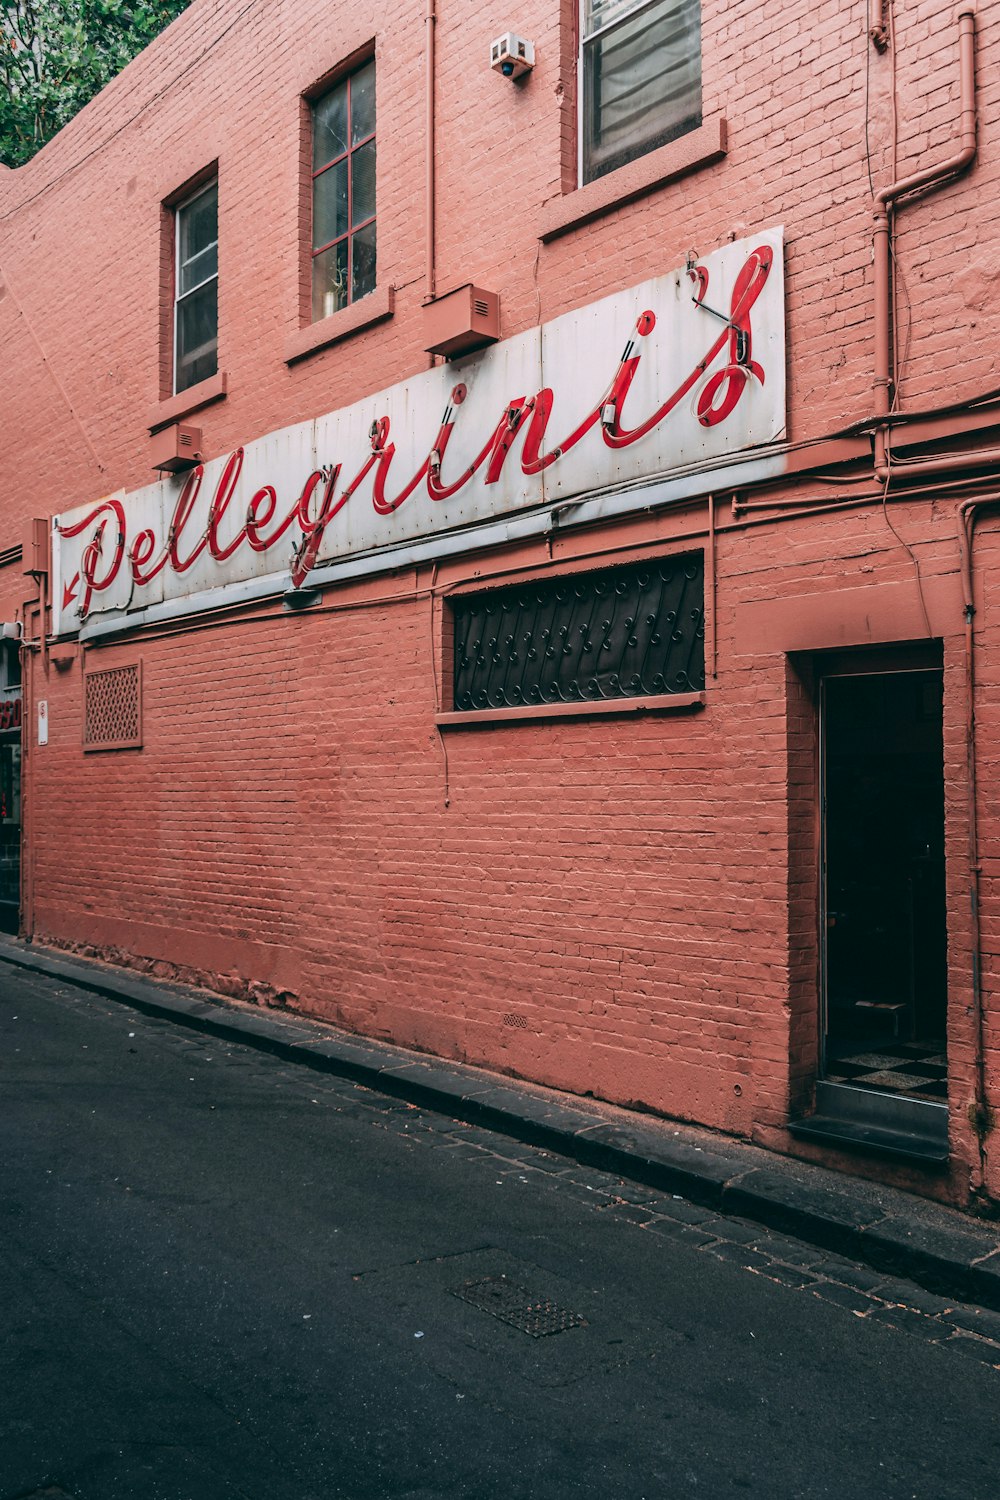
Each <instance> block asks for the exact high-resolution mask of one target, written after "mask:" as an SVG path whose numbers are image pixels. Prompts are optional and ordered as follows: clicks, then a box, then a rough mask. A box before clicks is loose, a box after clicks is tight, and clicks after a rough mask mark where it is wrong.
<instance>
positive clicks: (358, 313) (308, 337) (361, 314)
mask: <svg viewBox="0 0 1000 1500" xmlns="http://www.w3.org/2000/svg"><path fill="white" fill-rule="evenodd" d="M395 310H396V289H395V287H391V286H386V287H381V288H379V287H376V289H375V291H374V292H369V293H368V296H367V297H362V298H361V300H360V302H354V303H352V304H351V306H350V307H342V308H341V309H340V311H339V312H335V313H331V314H330V316H329V317H328V318H320V320H319V322H318V323H310V324H309V327H308V328H300V329H299V331H298V332H297V333H293V334H292V336H291V338H289V339H287V340H286V342H285V364H286V365H293V364H295V362H296V360H299V359H305V358H306V356H307V355H309V354H314V353H315V352H316V350H317V349H326V348H328V347H329V345H330V344H338V343H339V342H340V340H341V339H347V338H350V337H351V335H352V334H355V333H360V332H361V331H362V329H364V328H371V327H373V326H374V325H375V324H376V323H382V322H384V321H385V319H386V318H391V317H392V315H393V313H394V312H395Z"/></svg>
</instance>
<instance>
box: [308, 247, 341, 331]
mask: <svg viewBox="0 0 1000 1500" xmlns="http://www.w3.org/2000/svg"><path fill="white" fill-rule="evenodd" d="M346 306H347V241H346V240H341V241H340V243H339V244H337V245H333V246H331V248H330V249H329V250H324V251H323V253H322V254H321V255H317V256H315V257H314V258H313V280H312V315H313V322H314V323H315V321H316V319H317V318H328V317H329V316H330V314H331V313H335V312H337V311H339V309H340V308H342V307H346Z"/></svg>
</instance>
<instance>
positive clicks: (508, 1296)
mask: <svg viewBox="0 0 1000 1500" xmlns="http://www.w3.org/2000/svg"><path fill="white" fill-rule="evenodd" d="M452 1296H453V1297H460V1298H461V1300H462V1301H463V1302H468V1303H471V1305H472V1306H473V1307H478V1308H480V1309H481V1310H482V1311H483V1312H487V1313H489V1314H490V1316H491V1317H494V1318H499V1320H500V1322H501V1323H507V1324H508V1325H509V1326H510V1327H511V1328H518V1329H520V1331H521V1332H522V1333H529V1334H530V1335H531V1337H532V1338H533V1339H543V1338H546V1337H548V1335H549V1334H552V1333H565V1332H566V1331H567V1330H568V1329H570V1328H586V1326H587V1320H586V1318H584V1317H581V1316H580V1314H579V1313H574V1312H567V1311H566V1309H565V1308H562V1307H557V1306H556V1304H555V1303H554V1302H552V1301H551V1300H550V1299H549V1298H548V1297H536V1296H533V1295H532V1294H531V1292H527V1291H525V1289H524V1287H523V1286H517V1285H516V1284H515V1283H514V1282H512V1281H508V1280H507V1277H506V1276H480V1277H478V1278H477V1279H476V1280H474V1281H465V1282H463V1283H462V1285H461V1286H456V1287H453V1288H452Z"/></svg>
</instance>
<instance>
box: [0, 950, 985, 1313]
mask: <svg viewBox="0 0 1000 1500" xmlns="http://www.w3.org/2000/svg"><path fill="white" fill-rule="evenodd" d="M0 962H3V963H6V964H9V965H15V966H18V967H20V968H24V969H30V970H32V971H34V972H35V973H39V974H44V975H47V976H48V977H49V978H51V979H55V980H62V981H64V982H65V983H67V984H72V985H76V986H79V987H80V988H82V989H87V990H91V991H94V992H95V993H97V994H99V995H103V996H105V997H107V998H108V999H111V1000H119V1001H121V1002H122V1003H123V1004H126V1005H131V1006H134V1007H135V1008H136V1009H137V1010H140V1011H143V1012H145V1013H146V1014H147V1015H154V1016H158V1017H161V1018H166V1019H169V1020H173V1021H176V1022H178V1024H180V1025H184V1026H189V1027H192V1028H194V1029H196V1030H199V1031H203V1032H208V1033H209V1034H210V1035H212V1036H217V1037H222V1038H225V1039H226V1040H228V1041H231V1042H242V1043H244V1044H245V1045H247V1046H251V1047H257V1048H259V1049H261V1050H263V1051H267V1052H270V1053H273V1054H274V1055H275V1056H277V1057H281V1058H283V1059H285V1060H286V1061H289V1062H296V1063H301V1064H302V1065H303V1066H305V1067H310V1068H316V1069H318V1070H320V1071H323V1072H330V1073H336V1074H338V1075H339V1076H341V1077H346V1078H350V1079H352V1080H354V1081H355V1082H358V1083H362V1084H365V1085H367V1086H368V1087H369V1088H372V1089H376V1090H378V1091H380V1092H382V1093H384V1094H390V1095H393V1096H394V1097H396V1098H399V1099H405V1100H407V1101H408V1102H410V1103H413V1104H417V1105H420V1106H421V1107H422V1108H426V1109H433V1110H437V1111H439V1112H441V1113H443V1114H446V1115H450V1116H451V1117H453V1118H456V1119H461V1120H465V1121H468V1122H469V1123H473V1124H477V1125H481V1126H485V1127H487V1128H488V1129H491V1130H495V1131H498V1132H500V1133H502V1134H504V1135H508V1136H511V1137H513V1138H514V1139H516V1140H520V1141H525V1142H527V1143H528V1144H530V1145H533V1146H540V1147H542V1148H543V1149H545V1150H547V1151H552V1152H555V1153H557V1154H559V1155H562V1156H567V1157H570V1158H572V1159H574V1160H576V1161H579V1162H581V1163H583V1164H585V1165H588V1166H592V1167H596V1168H598V1169H599V1170H602V1171H606V1172H613V1173H615V1174H617V1175H618V1176H620V1177H625V1178H628V1179H629V1180H631V1181H634V1182H641V1183H643V1184H646V1185H648V1186H650V1187H655V1188H657V1189H659V1190H661V1191H665V1192H671V1193H678V1194H681V1195H682V1196H683V1197H685V1198H688V1199H690V1200H691V1201H692V1202H694V1203H699V1204H702V1205H704V1206H705V1207H708V1208H711V1209H714V1210H716V1211H717V1212H722V1213H726V1214H736V1215H739V1216H740V1217H742V1218H744V1219H749V1220H752V1221H753V1222H755V1223H759V1224H763V1225H766V1226H767V1227H768V1228H771V1229H777V1230H779V1231H781V1232H782V1233H785V1234H790V1235H794V1236H796V1237H797V1238H799V1239H802V1240H806V1241H807V1242H809V1243H810V1244H814V1245H818V1246H820V1247H822V1248H823V1249H827V1250H833V1251H836V1252H837V1253H838V1254H840V1255H845V1256H848V1257H850V1258H851V1259H852V1260H859V1261H863V1262H864V1263H866V1264H867V1265H870V1266H873V1267H874V1268H875V1269H876V1270H879V1271H883V1272H888V1273H890V1274H892V1275H896V1276H904V1277H907V1278H908V1279H909V1280H911V1281H915V1282H917V1283H918V1284H919V1285H920V1286H923V1287H925V1288H927V1289H928V1290H929V1291H933V1292H937V1293H939V1294H941V1295H943V1296H946V1297H953V1298H955V1299H957V1300H960V1301H967V1302H976V1303H980V1304H981V1305H983V1306H985V1307H990V1308H994V1309H997V1310H1000V1224H987V1223H983V1222H981V1221H979V1220H976V1219H971V1218H967V1217H966V1216H965V1215H963V1214H961V1213H959V1212H957V1211H956V1210H954V1209H951V1208H947V1207H944V1206H943V1205H941V1204H937V1203H932V1202H928V1201H927V1200H925V1199H923V1198H917V1197H915V1196H913V1195H912V1194H909V1193H905V1192H902V1191H900V1190H899V1189H896V1188H891V1187H882V1186H879V1185H878V1184H876V1183H871V1182H867V1181H862V1180H858V1179H855V1178H851V1177H845V1176H842V1175H841V1174H839V1173H835V1172H830V1171H828V1170H827V1169H826V1168H823V1167H817V1166H812V1165H811V1164H809V1163H807V1162H801V1161H794V1160H792V1159H791V1158H788V1157H783V1156H779V1155H776V1154H775V1153H773V1152H769V1151H763V1150H761V1149H760V1148H758V1147H756V1146H751V1145H748V1144H746V1143H745V1142H742V1141H736V1140H730V1139H728V1138H726V1137H722V1136H717V1135H714V1134H712V1132H710V1131H707V1130H701V1129H698V1128H696V1127H694V1126H686V1125H680V1124H677V1123H675V1122H672V1121H663V1120H654V1119H647V1118H645V1117H643V1116H638V1115H631V1114H628V1113H627V1112H626V1111H623V1110H620V1109H616V1108H614V1107H612V1106H610V1105H607V1106H602V1105H600V1104H598V1103H595V1102H593V1101H589V1100H579V1099H576V1098H575V1097H573V1096H570V1095H566V1094H560V1093H558V1092H556V1091H555V1090H552V1089H545V1088H541V1087H539V1086H537V1085H533V1084H522V1083H519V1082H516V1081H514V1080H511V1079H507V1078H503V1077H501V1076H500V1075H498V1074H493V1073H488V1072H486V1071H485V1070H484V1069H481V1068H473V1067H468V1066H465V1065H463V1064H460V1063H451V1062H446V1061H443V1060H440V1059H437V1058H428V1057H425V1056H424V1055H423V1054H420V1053H415V1052H409V1051H407V1050H406V1049H404V1048H401V1047H393V1046H389V1045H387V1044H384V1043H381V1042H374V1041H367V1040H365V1039H364V1038H362V1037H357V1036H353V1035H349V1034H347V1033H345V1032H340V1031H337V1030H336V1029H335V1028H334V1027H332V1026H327V1025H323V1024H320V1023H319V1022H311V1021H309V1020H306V1019H304V1018H302V1017H295V1016H290V1015H286V1014H283V1013H280V1012H264V1011H257V1010H255V1009H253V1008H251V1007H249V1006H244V1005H238V1004H236V1003H235V1002H231V1001H226V1000H223V999H221V998H220V997H218V996H215V995H212V994H210V993H208V992H207V991H204V990H194V989H188V988H184V987H181V986H178V985H171V984H165V983H163V982H161V981H158V980H154V979H149V978H146V977H145V976H142V975H139V974H134V973H132V972H131V971H129V970H127V969H115V968H112V967H109V966H108V965H105V964H100V963H95V962H91V961H89V960H85V959H80V958H76V957H70V956H68V955H64V954H61V953H59V952H58V951H56V950H54V949H45V948H40V947H36V946H35V945H33V944H30V943H24V942H22V941H20V940H19V939H16V938H10V937H4V936H0ZM2 972H3V971H2V969H0V973H2Z"/></svg>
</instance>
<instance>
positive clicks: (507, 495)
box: [53, 229, 785, 634]
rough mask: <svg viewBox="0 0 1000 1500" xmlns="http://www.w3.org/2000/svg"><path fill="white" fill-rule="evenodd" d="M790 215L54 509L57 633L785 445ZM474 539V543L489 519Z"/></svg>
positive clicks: (280, 581) (300, 576) (287, 578)
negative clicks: (442, 359)
mask: <svg viewBox="0 0 1000 1500" xmlns="http://www.w3.org/2000/svg"><path fill="white" fill-rule="evenodd" d="M784 431H785V337H784V277H783V265H782V231H781V230H780V229H772V230H767V231H765V232H763V233H761V234H757V235H754V236H752V237H750V238H748V239H745V240H738V241H735V242H734V243H732V244H729V245H726V246H725V247H724V248H723V249H721V250H717V251H715V252H714V253H713V254H712V255H708V256H706V257H705V258H704V260H702V261H699V262H698V263H697V264H696V265H693V266H690V267H683V268H681V269H679V270H676V271H672V272H669V273H668V274H667V275H665V276H659V277H656V278H655V279H654V280H652V281H646V282H643V283H642V284H641V285H640V286H637V287H633V288H631V289H630V290H628V291H624V292H616V293H614V294H613V295H612V296H610V297H605V298H603V299H602V300H601V301H599V302H595V303H593V304H591V305H590V306H589V307H585V308H582V309H580V310H579V311H577V312H572V313H566V314H564V315H563V316H562V317H560V318H556V319H554V320H553V321H552V322H549V323H545V324H542V325H541V326H540V327H538V328H532V329H530V330H528V331H527V332H525V333H522V334H519V335H517V337H515V338H512V339H508V340H506V341H504V342H503V343H499V344H496V345H494V346H493V347H492V348H490V349H487V350H484V351H483V352H482V353H479V354H474V355H470V356H467V357H466V358H465V359H462V360H458V361H455V362H453V363H451V364H448V365H440V366H438V367H436V368H434V369H432V370H427V371H425V372H424V373H422V374H419V375H416V376H414V377H412V378H411V379H409V380H405V381H402V382H401V383H400V384H399V385H395V386H392V387H391V388H390V389H389V390H386V391H382V392H380V393H379V394H378V395H375V396H367V397H365V398H364V399H363V400H361V401H357V402H355V403H354V404H353V405H351V406H348V407H345V408H343V409H342V410H340V411H336V412H332V413H331V414H330V415H328V416H325V417H319V418H317V419H316V420H315V421H312V422H303V423H299V424H297V425H296V426H294V427H288V428H285V429H283V430H282V431H279V432H273V433H270V434H269V435H268V436H266V437H263V438H258V439H257V440H255V441H254V442H249V443H247V444H246V446H245V447H243V448H240V449H238V450H237V451H236V452H235V453H232V454H227V455H225V456H223V457H221V458H217V459H213V460H211V461H210V462H208V463H206V464H204V465H203V466H199V467H198V468H197V469H194V470H192V471H191V472H190V473H189V474H188V475H187V476H176V477H170V478H166V479H163V480H161V481H159V482H158V483H156V484H151V485H148V486H146V487H145V488H144V489H141V490H137V491H135V492H133V493H132V494H129V495H126V494H124V493H120V494H117V495H110V496H106V497H104V498H103V499H101V500H97V501H95V502H93V503H92V504H90V505H86V506H81V507H79V508H77V509H76V510H73V511H69V512H67V513H65V514H63V515H60V516H56V517H55V518H54V522H53V610H54V614H55V630H56V633H57V634H71V633H73V632H75V631H77V630H78V629H79V628H80V625H81V623H82V622H83V621H84V620H86V619H87V618H88V617H90V616H93V615H96V614H98V613H100V614H105V615H106V614H108V613H116V614H121V613H125V614H126V615H127V614H128V612H131V611H138V610H144V609H148V608H149V607H150V606H154V605H158V604H164V603H167V602H168V601H191V602H190V608H191V609H197V608H203V607H205V605H206V603H209V602H217V601H210V600H206V598H205V595H206V593H209V594H211V593H214V592H215V591H217V590H219V589H222V588H227V587H231V586H232V585H236V584H245V583H246V582H247V581H248V580H254V579H256V580H271V579H273V583H274V592H276V593H277V592H280V591H281V590H283V589H286V588H288V587H289V586H290V585H291V586H301V585H302V584H303V583H305V582H306V581H307V580H308V578H309V575H310V573H311V572H312V571H313V570H314V569H316V568H320V567H322V566H323V565H324V564H328V563H330V562H333V561H336V560H340V559H346V558H351V557H358V556H364V555H366V554H371V553H379V554H381V553H382V552H383V551H384V550H385V549H387V548H392V547H395V546H398V545H400V544H401V543H407V542H412V541H413V540H414V539H416V538H424V537H429V536H431V535H433V534H434V533H437V532H453V531H455V530H457V529H459V528H468V527H473V528H474V527H475V526H476V525H478V524H481V523H485V522H488V521H492V520H494V519H495V518H497V517H499V516H502V515H505V514H508V513H513V512H517V511H522V510H527V509H530V508H532V507H536V506H542V505H547V504H551V503H553V502H558V501H561V500H566V499H569V498H572V497H575V496H579V495H583V494H587V493H593V492H596V491H600V490H602V489H605V488H608V487H610V486H614V485H619V484H621V483H622V482H623V481H628V480H636V479H642V478H646V477H649V476H651V475H662V474H666V473H669V472H670V471H671V470H675V469H678V468H680V467H682V466H685V465H691V464H694V463H698V462H700V461H702V460H709V459H717V458H721V457H724V456H726V455H728V454H733V453H739V452H741V451H742V450H744V449H747V448H751V447H755V446H758V445H760V444H763V443H769V442H772V441H774V440H775V439H778V438H781V437H782V436H784ZM469 545H470V547H472V546H475V534H474V532H473V533H472V535H471V536H470V541H469Z"/></svg>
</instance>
